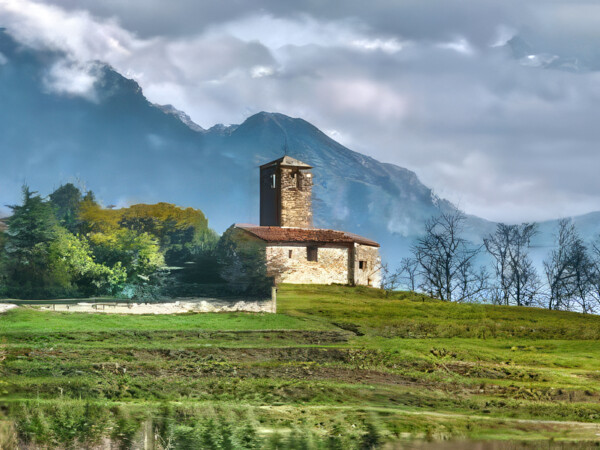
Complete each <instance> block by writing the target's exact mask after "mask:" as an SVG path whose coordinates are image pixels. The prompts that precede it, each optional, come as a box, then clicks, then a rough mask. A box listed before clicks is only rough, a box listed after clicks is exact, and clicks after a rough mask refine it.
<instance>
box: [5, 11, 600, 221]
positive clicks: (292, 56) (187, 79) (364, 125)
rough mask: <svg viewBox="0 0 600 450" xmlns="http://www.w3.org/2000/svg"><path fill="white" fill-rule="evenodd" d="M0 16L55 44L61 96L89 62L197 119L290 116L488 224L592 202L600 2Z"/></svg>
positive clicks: (597, 200) (574, 210)
mask: <svg viewBox="0 0 600 450" xmlns="http://www.w3.org/2000/svg"><path fill="white" fill-rule="evenodd" d="M0 26H4V27H6V28H7V30H8V32H9V33H10V34H11V35H13V36H14V37H15V38H16V39H18V40H19V41H21V42H22V43H24V44H27V45H30V46H33V47H38V48H51V49H58V50H61V51H63V52H65V53H66V55H68V58H67V60H66V61H65V64H64V65H63V66H60V65H59V66H56V67H55V68H54V72H53V73H51V74H50V78H49V81H48V82H49V83H50V85H51V86H52V87H53V89H55V90H56V91H58V92H66V93H69V94H75V95H81V96H84V97H85V96H88V95H90V89H91V86H92V85H93V82H94V78H93V75H91V74H90V72H89V67H90V64H89V63H90V61H93V60H101V61H105V62H108V63H110V64H111V65H112V66H114V67H115V68H116V69H117V70H118V71H120V72H121V73H123V74H124V75H126V76H128V77H130V78H133V79H135V80H136V81H137V82H138V83H139V84H140V85H141V86H142V88H143V89H144V92H145V94H146V96H147V97H148V98H149V100H151V101H153V102H156V103H161V104H173V105H174V106H175V107H177V108H178V109H181V110H184V111H185V112H187V113H188V114H189V115H190V116H191V117H192V119H193V120H194V121H196V122H197V123H198V124H200V125H201V126H203V127H210V126H212V125H213V124H215V123H225V124H229V123H240V122H242V121H243V120H244V119H245V118H246V117H247V116H249V115H251V114H253V113H256V112H258V111H263V110H264V111H277V112H282V113H284V114H288V115H290V116H294V117H302V118H304V119H306V120H308V121H310V122H312V123H313V124H315V125H316V126H318V127H319V128H321V129H322V130H323V131H325V132H326V133H328V134H329V135H330V136H331V137H333V138H335V139H336V140H338V141H340V142H341V143H343V144H345V145H347V146H348V147H350V148H351V149H353V150H356V151H360V152H362V153H365V154H368V155H371V156H373V157H375V158H377V159H379V160H382V161H386V162H391V163H395V164H398V165H400V166H403V167H407V168H409V169H412V170H414V171H415V172H417V174H418V175H419V177H420V178H421V180H422V181H423V182H424V183H425V184H427V185H428V186H430V187H432V188H434V190H435V191H436V193H437V194H438V195H440V196H443V197H446V198H448V199H450V200H452V201H454V202H455V203H457V204H458V205H459V206H460V207H461V208H463V209H465V210H466V211H467V212H469V213H472V214H476V215H479V216H482V217H485V218H488V219H492V220H503V221H524V220H542V219H547V218H554V217H557V216H564V215H573V214H582V213H586V212H589V211H593V210H600V176H599V175H598V172H599V168H600V152H599V151H598V144H599V143H600V126H598V118H599V117H600V3H598V2H597V1H580V0H538V1H536V0H531V1H528V2H522V1H513V0H503V1H494V2H492V1H487V0H444V1H442V0H439V1H424V0H403V1H402V2H399V1H396V0H371V1H369V2H365V1H363V0H344V1H315V0H295V1H293V2H291V1H289V2H284V1H281V0H264V1H260V0H257V1H247V0H232V1H224V0H203V1H197V0H172V1H169V2H165V1H159V0H127V1H123V0H103V1H100V2H99V1H97V0H38V1H32V0H0ZM0 56H1V55H0ZM0 63H1V61H0Z"/></svg>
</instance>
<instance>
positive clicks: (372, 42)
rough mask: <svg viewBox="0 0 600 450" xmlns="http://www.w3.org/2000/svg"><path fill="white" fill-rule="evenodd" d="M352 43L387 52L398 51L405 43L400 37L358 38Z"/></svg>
mask: <svg viewBox="0 0 600 450" xmlns="http://www.w3.org/2000/svg"><path fill="white" fill-rule="evenodd" d="M352 45H354V46H355V47H357V48H360V49H364V50H371V51H373V50H381V51H383V52H386V53H396V52H399V51H400V50H402V48H403V44H402V43H401V42H400V41H398V39H395V38H392V39H357V40H355V41H352Z"/></svg>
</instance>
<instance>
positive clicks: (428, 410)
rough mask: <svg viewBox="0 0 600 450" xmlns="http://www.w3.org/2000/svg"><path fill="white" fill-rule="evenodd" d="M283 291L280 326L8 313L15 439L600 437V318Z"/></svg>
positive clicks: (240, 319)
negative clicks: (599, 424)
mask: <svg viewBox="0 0 600 450" xmlns="http://www.w3.org/2000/svg"><path fill="white" fill-rule="evenodd" d="M279 294H280V295H279V313H278V314H276V315H271V314H258V315H256V314H254V315H253V314H241V313H226V314H197V315H179V316H115V315H102V314H90V315H85V314H79V313H52V312H41V311H37V310H35V309H33V308H19V309H17V310H12V311H10V312H8V313H6V314H5V315H3V316H1V317H0V338H1V339H2V341H3V342H4V347H3V352H4V356H5V360H4V361H3V363H2V370H3V372H2V377H3V381H4V382H5V383H7V384H5V386H6V391H7V392H8V395H7V396H6V397H5V399H4V401H3V403H4V406H5V409H4V410H5V411H7V412H8V414H9V416H10V417H11V419H13V420H14V421H15V422H14V424H13V425H12V426H13V427H14V428H12V429H13V430H16V431H15V433H16V434H18V436H19V437H20V439H23V440H29V441H33V442H38V443H39V444H41V443H54V445H55V446H57V447H61V448H64V447H65V446H67V444H68V443H72V442H73V441H74V440H79V443H80V444H87V445H92V444H94V442H99V441H100V440H101V438H102V436H109V437H110V438H111V439H112V441H113V442H115V443H116V442H120V443H121V444H122V445H123V446H124V447H126V448H127V447H128V446H130V445H132V444H133V443H135V442H140V441H141V440H143V439H144V436H145V438H147V439H150V437H152V439H153V436H158V437H157V441H158V443H161V442H162V444H164V443H165V442H171V444H172V445H174V446H175V448H212V447H211V445H215V446H217V445H221V446H222V445H224V444H223V443H224V442H225V443H227V442H230V443H231V445H232V448H364V446H365V445H367V444H368V445H371V444H383V443H384V442H396V443H398V442H402V443H409V442H410V443H413V444H414V445H416V444H415V443H418V442H425V441H433V442H436V441H441V440H448V439H451V440H458V441H459V442H460V448H470V447H469V442H468V441H465V440H481V439H484V440H502V441H504V442H507V440H508V441H510V442H513V441H521V440H527V441H531V440H540V439H553V440H555V441H576V440H583V441H587V442H588V443H590V442H591V441H596V440H597V438H598V437H597V433H598V423H599V422H600V378H599V374H600V347H598V346H597V345H595V342H597V340H598V338H599V337H600V317H597V316H590V315H588V316H586V315H581V314H576V313H565V312H556V311H546V310H541V309H526V308H517V307H497V306H489V305H461V304H448V303H441V302H438V301H434V300H431V299H429V298H427V297H423V296H420V295H414V294H408V293H399V294H397V295H394V296H393V297H385V294H384V293H383V292H381V291H378V290H372V289H368V288H349V287H341V286H329V287H323V286H283V288H282V289H281V290H280V293H279ZM8 435H10V433H8ZM12 436H13V437H14V436H15V435H14V434H13V435H12ZM162 444H161V445H162ZM299 446H301V447H299ZM361 446H363V447H361ZM218 448H220V447H218ZM225 448H227V447H225ZM417 448H420V447H417ZM424 448H428V447H424ZM473 448H482V447H475V446H474V447H473ZM483 448H486V447H483ZM490 448H492V447H490ZM493 448H509V447H502V446H495V447H493ZM510 448H515V447H514V446H511V447H510Z"/></svg>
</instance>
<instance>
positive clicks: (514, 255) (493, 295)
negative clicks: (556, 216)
mask: <svg viewBox="0 0 600 450" xmlns="http://www.w3.org/2000/svg"><path fill="white" fill-rule="evenodd" d="M465 221H466V216H465V215H464V214H463V213H462V212H460V211H454V212H446V213H441V214H440V215H438V216H436V217H433V218H431V219H430V220H428V221H426V222H425V225H424V229H423V233H422V236H421V237H420V238H418V239H417V240H416V241H415V242H414V244H413V245H412V247H411V256H410V257H406V258H403V259H402V260H401V262H400V267H399V268H398V269H397V270H395V271H392V270H390V269H389V267H388V266H386V265H384V266H383V269H382V271H383V286H384V289H386V290H394V289H396V288H398V287H403V288H405V289H409V290H413V291H421V292H424V293H426V294H428V295H430V296H432V297H434V298H438V299H440V300H444V301H456V302H489V303H493V304H498V305H517V306H537V307H545V308H549V309H557V310H567V311H580V312H584V313H595V312H599V311H600V236H599V237H598V238H596V240H594V241H593V242H590V243H588V242H585V240H584V239H583V238H582V237H581V235H580V234H579V232H578V230H577V228H576V227H575V225H574V223H573V222H572V221H571V220H569V219H562V220H559V221H558V225H557V229H556V232H555V242H554V246H553V248H552V250H550V252H549V253H548V255H547V256H546V258H545V259H544V262H543V273H539V272H538V270H537V269H536V267H535V265H534V263H533V261H532V259H531V255H530V250H531V243H532V240H533V238H534V237H535V236H536V235H537V234H538V225H537V224H536V223H523V224H518V225H507V224H504V223H500V224H498V225H497V226H496V229H495V231H494V232H493V233H491V234H489V235H488V236H486V237H485V238H484V239H483V243H481V244H480V245H475V244H473V243H472V242H470V241H469V240H468V239H467V238H466V237H465ZM482 260H486V261H490V262H489V263H482Z"/></svg>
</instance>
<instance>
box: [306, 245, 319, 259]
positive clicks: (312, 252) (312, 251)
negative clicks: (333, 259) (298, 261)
mask: <svg viewBox="0 0 600 450" xmlns="http://www.w3.org/2000/svg"><path fill="white" fill-rule="evenodd" d="M318 255H319V248H318V247H307V248H306V259H307V260H308V261H318V259H319V256H318Z"/></svg>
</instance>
